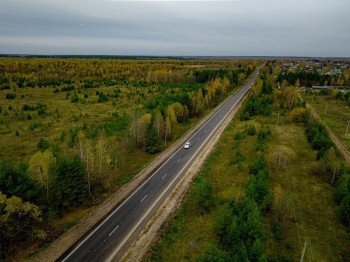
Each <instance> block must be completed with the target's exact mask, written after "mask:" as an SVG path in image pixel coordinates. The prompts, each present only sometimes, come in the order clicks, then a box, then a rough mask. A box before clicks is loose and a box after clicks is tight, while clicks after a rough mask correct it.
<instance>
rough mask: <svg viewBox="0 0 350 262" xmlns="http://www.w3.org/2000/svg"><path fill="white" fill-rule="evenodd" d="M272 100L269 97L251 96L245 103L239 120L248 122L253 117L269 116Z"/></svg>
mask: <svg viewBox="0 0 350 262" xmlns="http://www.w3.org/2000/svg"><path fill="white" fill-rule="evenodd" d="M271 105H272V99H271V98H269V97H261V98H259V97H257V96H251V97H250V98H249V99H248V100H247V102H246V103H245V105H244V107H243V110H242V112H241V114H240V120H248V119H250V117H252V116H255V115H263V116H269V115H271V113H272V109H271Z"/></svg>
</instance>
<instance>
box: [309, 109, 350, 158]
mask: <svg viewBox="0 0 350 262" xmlns="http://www.w3.org/2000/svg"><path fill="white" fill-rule="evenodd" d="M306 107H307V108H308V109H309V110H310V112H311V114H312V115H313V117H315V118H316V119H317V120H319V121H320V122H321V123H322V124H323V125H324V126H325V127H326V128H327V130H328V133H329V136H330V137H331V139H332V141H333V143H334V144H335V146H336V147H337V148H338V149H339V151H340V152H341V153H342V155H343V157H344V159H345V160H346V162H348V163H350V152H349V150H348V148H347V147H346V145H345V144H344V143H343V142H342V141H341V140H340V138H339V137H338V136H337V135H336V134H335V133H334V132H333V131H332V130H331V129H330V128H329V127H328V125H327V124H326V123H324V121H322V119H321V117H320V116H319V115H318V114H317V113H316V111H315V110H314V109H313V108H312V106H310V105H309V104H307V105H306Z"/></svg>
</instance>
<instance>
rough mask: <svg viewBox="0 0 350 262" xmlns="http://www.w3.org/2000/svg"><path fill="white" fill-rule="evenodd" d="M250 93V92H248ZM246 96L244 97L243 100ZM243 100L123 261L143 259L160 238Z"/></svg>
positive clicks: (131, 261) (133, 261)
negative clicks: (163, 227)
mask: <svg viewBox="0 0 350 262" xmlns="http://www.w3.org/2000/svg"><path fill="white" fill-rule="evenodd" d="M248 93H249V92H248ZM243 100H244V98H243V99H242V101H243ZM241 105H242V102H240V103H239V104H238V105H237V106H236V108H235V109H234V110H233V111H232V112H231V114H230V115H229V116H228V118H227V119H226V120H225V121H224V123H223V124H222V125H221V127H220V128H219V129H218V131H217V132H216V133H215V135H214V137H213V138H212V139H211V140H210V142H209V143H208V144H207V145H206V146H205V148H204V149H203V150H202V151H201V153H200V154H199V156H198V157H197V159H196V160H195V161H194V163H193V164H192V166H191V167H190V168H189V169H188V171H187V172H186V174H185V175H184V176H183V178H182V179H181V181H180V182H179V183H178V185H177V186H176V187H175V188H174V190H173V191H172V192H171V193H170V194H169V196H168V197H167V198H166V200H165V201H164V203H163V204H162V205H161V206H160V208H159V209H158V211H157V212H156V213H155V215H154V216H153V218H152V219H151V220H150V221H149V222H148V223H147V225H146V226H145V228H144V229H143V230H142V232H141V233H140V235H139V237H138V238H137V239H136V240H135V241H134V242H133V243H132V244H131V245H130V247H129V249H128V250H127V252H126V253H125V254H124V256H123V257H122V259H121V261H123V262H135V261H142V260H143V258H144V256H145V255H146V253H147V251H148V250H149V248H150V247H151V246H152V244H153V243H154V242H155V241H156V240H157V239H159V237H160V234H161V229H162V226H163V225H164V224H165V223H166V221H167V220H168V219H169V217H171V215H172V214H173V213H174V212H175V211H176V210H177V208H178V207H179V206H180V205H181V204H182V201H183V199H184V198H185V196H186V195H187V192H188V190H189V188H190V185H191V182H192V179H193V177H194V176H195V175H196V174H197V173H198V172H199V171H200V169H201V168H202V166H203V164H204V162H205V160H206V158H207V157H208V156H209V155H210V153H211V152H212V150H213V149H214V148H215V145H216V144H217V142H218V141H219V138H220V137H221V134H222V133H223V132H224V130H225V128H226V127H227V126H228V124H229V123H230V122H231V120H232V118H233V117H234V116H235V114H236V113H237V111H238V110H239V108H240V107H241Z"/></svg>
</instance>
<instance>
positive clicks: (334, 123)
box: [303, 93, 350, 150]
mask: <svg viewBox="0 0 350 262" xmlns="http://www.w3.org/2000/svg"><path fill="white" fill-rule="evenodd" d="M303 98H304V99H305V101H306V102H307V103H308V104H310V105H311V106H312V107H313V109H314V110H315V111H316V113H317V114H318V115H319V116H320V117H321V118H322V120H323V121H324V122H325V123H326V124H327V125H328V126H329V127H330V128H331V129H332V131H333V132H334V133H335V134H336V135H337V136H338V137H339V138H340V139H341V141H342V142H343V143H344V144H345V145H346V146H347V148H348V149H349V150H350V127H349V130H348V134H346V127H347V124H348V121H349V120H350V107H349V106H347V105H346V102H345V101H343V100H337V99H335V98H332V97H330V96H325V95H319V94H316V93H315V95H314V99H313V100H312V95H307V94H304V95H303ZM326 106H327V112H326V113H325V109H326Z"/></svg>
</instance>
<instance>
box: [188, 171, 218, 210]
mask: <svg viewBox="0 0 350 262" xmlns="http://www.w3.org/2000/svg"><path fill="white" fill-rule="evenodd" d="M193 199H194V202H195V203H196V205H197V206H198V207H199V208H201V209H202V210H204V211H205V212H207V211H209V209H210V208H211V207H212V206H213V187H212V185H211V183H210V182H209V180H208V179H206V178H204V177H202V176H197V177H196V178H195V179H194V196H193Z"/></svg>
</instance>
